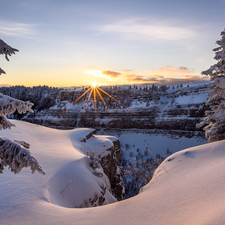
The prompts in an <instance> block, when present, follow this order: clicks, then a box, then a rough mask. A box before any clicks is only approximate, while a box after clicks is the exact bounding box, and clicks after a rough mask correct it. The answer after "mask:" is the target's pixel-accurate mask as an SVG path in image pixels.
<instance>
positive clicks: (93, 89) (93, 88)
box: [64, 83, 127, 127]
mask: <svg viewBox="0 0 225 225" xmlns="http://www.w3.org/2000/svg"><path fill="white" fill-rule="evenodd" d="M89 91H90V92H89ZM100 91H101V92H103V93H105V94H106V95H107V96H109V97H110V98H112V99H113V100H114V101H116V102H117V103H119V104H120V105H121V106H123V107H124V108H127V106H125V105H123V104H122V103H120V101H118V100H117V99H116V98H114V97H113V96H111V95H110V94H108V93H107V92H106V91H104V90H102V89H101V88H100V87H98V86H97V84H96V83H93V84H92V85H91V87H89V88H88V89H87V90H86V91H85V92H84V93H83V94H81V95H80V96H79V97H78V98H77V99H76V100H75V101H74V102H73V103H72V104H71V105H70V106H69V107H68V108H67V109H66V110H65V111H64V113H65V112H66V111H68V110H69V109H70V108H71V107H72V106H73V105H75V104H76V103H77V102H78V101H79V100H80V99H81V98H82V97H83V96H84V95H85V94H87V93H88V92H89V95H88V98H87V101H86V102H85V103H84V104H85V105H84V108H83V110H81V112H80V113H81V114H80V117H79V118H81V117H82V115H83V113H84V112H85V110H86V108H87V105H88V103H89V102H90V99H91V96H92V93H93V100H94V107H95V126H96V127H97V115H98V113H97V98H96V95H98V96H99V97H100V99H101V100H102V102H103V104H104V105H105V106H106V108H107V110H109V108H108V106H107V104H106V102H105V100H104V98H103V97H102V95H101V93H100ZM77 123H79V121H77ZM78 126H79V124H77V125H76V127H78Z"/></svg>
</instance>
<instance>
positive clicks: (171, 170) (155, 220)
mask: <svg viewBox="0 0 225 225" xmlns="http://www.w3.org/2000/svg"><path fill="white" fill-rule="evenodd" d="M14 123H15V124H16V126H17V127H16V128H13V129H12V130H11V131H8V130H5V131H3V132H2V135H3V136H8V137H10V138H13V139H19V138H21V137H22V138H23V139H24V140H25V141H28V142H30V144H31V151H32V153H33V155H34V156H35V157H36V158H37V159H38V160H39V162H40V164H41V165H42V166H43V169H44V170H45V171H46V176H42V175H40V174H38V173H35V174H33V175H32V174H31V173H30V171H29V170H28V169H24V170H23V171H22V172H21V173H20V174H18V175H14V174H13V173H11V172H9V171H7V170H6V171H5V173H4V174H2V175H1V183H0V196H1V201H0V209H1V210H0V223H1V224H19V225H22V224H23V225H24V224H34V225H35V224H74V223H76V224H85V225H87V224H96V225H97V224H163V225H165V224H188V225H189V224H200V225H201V224H224V223H225V214H224V211H225V197H224V196H225V190H224V186H225V180H224V171H225V166H224V165H225V147H224V146H225V141H220V142H215V143H212V144H205V145H201V146H198V147H194V148H190V149H185V150H183V151H180V152H177V153H175V154H173V155H171V156H170V157H169V158H167V159H166V160H165V161H164V162H163V163H162V164H161V165H160V166H159V167H158V169H157V170H156V171H155V174H154V177H153V179H152V180H151V182H150V183H149V184H148V185H146V186H145V187H144V188H143V189H142V192H141V193H140V194H139V195H137V196H135V197H133V198H130V199H127V200H124V201H120V202H115V200H113V197H112V195H110V197H109V196H108V194H110V193H109V192H107V191H106V192H107V193H108V194H107V193H106V192H105V198H106V199H107V200H105V201H110V202H115V203H113V204H109V205H106V206H100V207H94V208H85V209H84V208H83V209H73V208H68V207H74V206H77V205H78V206H80V200H79V198H80V197H81V196H84V197H86V198H87V199H88V198H90V197H91V194H90V190H92V191H93V190H94V191H96V193H99V191H100V192H102V191H103V189H102V188H101V187H100V185H101V186H102V184H103V183H105V185H107V182H104V180H101V179H99V178H97V177H95V176H94V175H93V174H92V172H93V171H90V170H91V168H90V167H89V166H88V162H87V160H86V159H87V158H86V157H84V155H83V154H82V153H81V152H80V149H77V148H78V147H80V148H82V146H81V145H80V146H79V144H80V143H81V144H84V143H82V142H80V143H79V142H78V143H77V144H76V148H74V143H75V141H74V140H73V143H72V142H71V135H72V133H73V132H74V130H73V131H62V130H61V131H60V130H54V129H50V128H45V127H41V126H38V125H33V124H28V123H25V122H21V121H14ZM75 131H76V132H78V133H79V130H75ZM80 132H83V130H82V129H81V130H80ZM96 138H98V137H96ZM99 138H100V137H99ZM105 140H106V139H105ZM108 140H109V139H108ZM108 140H107V143H109V142H108ZM100 143H101V144H103V143H104V140H100ZM76 149H77V150H76ZM89 172H90V173H89ZM59 180H61V181H62V182H61V183H60V182H58V181H59ZM65 180H66V181H65ZM60 185H61V186H60ZM72 189H74V190H75V192H73V197H74V198H75V199H76V200H77V202H75V204H74V202H73V201H71V202H73V204H72V203H71V202H69V201H67V200H66V198H67V196H68V195H70V191H71V190H72ZM84 193H85V194H84ZM59 196H60V197H59ZM64 200H65V202H67V203H68V204H64V203H63V201H64ZM70 200H72V197H71V199H70ZM92 200H93V199H92Z"/></svg>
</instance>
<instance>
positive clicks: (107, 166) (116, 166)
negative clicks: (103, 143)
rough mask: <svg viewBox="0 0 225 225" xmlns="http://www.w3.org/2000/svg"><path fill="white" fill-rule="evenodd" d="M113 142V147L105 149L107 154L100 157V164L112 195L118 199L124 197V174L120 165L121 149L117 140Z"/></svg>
mask: <svg viewBox="0 0 225 225" xmlns="http://www.w3.org/2000/svg"><path fill="white" fill-rule="evenodd" d="M113 144H114V146H113V147H111V148H109V149H107V152H108V154H107V155H106V156H104V157H101V166H102V168H103V170H104V173H105V174H106V175H107V176H108V178H109V181H110V183H111V190H112V194H113V196H114V197H115V198H116V199H117V200H118V201H120V200H123V199H124V198H125V189H124V186H123V177H124V174H123V171H122V167H121V162H122V151H121V147H120V142H119V140H117V141H114V142H113Z"/></svg>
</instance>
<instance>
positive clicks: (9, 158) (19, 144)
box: [0, 40, 45, 175]
mask: <svg viewBox="0 0 225 225" xmlns="http://www.w3.org/2000/svg"><path fill="white" fill-rule="evenodd" d="M16 51H17V52H18V50H17V49H14V48H12V47H10V46H9V45H7V44H6V43H5V42H4V41H2V40H0V54H1V55H3V54H4V55H5V58H6V60H8V61H9V58H8V56H11V55H12V54H15V52H16ZM1 73H5V71H4V70H2V69H1V68H0V75H1ZM32 106H33V103H30V102H29V101H27V102H23V101H20V100H18V99H15V98H11V97H9V96H6V95H3V94H1V93H0V130H2V129H10V128H11V127H12V126H15V125H14V124H13V123H12V122H10V121H9V120H8V118H7V117H6V115H11V114H12V113H14V112H15V111H16V110H17V111H18V113H20V114H21V113H26V112H27V111H30V112H33V110H32V109H31V107H32ZM29 147H30V145H29V144H28V143H26V142H25V141H18V140H12V139H9V138H4V137H0V173H3V170H4V167H8V168H9V169H10V170H11V171H12V172H13V173H15V174H17V173H19V172H20V171H21V170H22V169H23V168H24V167H30V169H31V171H32V173H34V172H35V171H36V170H37V171H38V172H39V173H41V174H43V175H44V174H45V172H44V170H43V169H42V168H41V166H40V165H39V162H38V161H37V160H36V159H35V158H34V157H33V156H32V154H31V153H30V150H29Z"/></svg>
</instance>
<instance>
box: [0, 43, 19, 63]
mask: <svg viewBox="0 0 225 225" xmlns="http://www.w3.org/2000/svg"><path fill="white" fill-rule="evenodd" d="M18 51H19V50H17V49H15V48H12V47H11V46H9V45H7V44H6V43H5V42H4V41H3V40H1V39H0V54H1V55H3V54H4V55H5V58H6V60H7V61H9V58H8V56H11V55H12V54H15V52H18Z"/></svg>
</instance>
